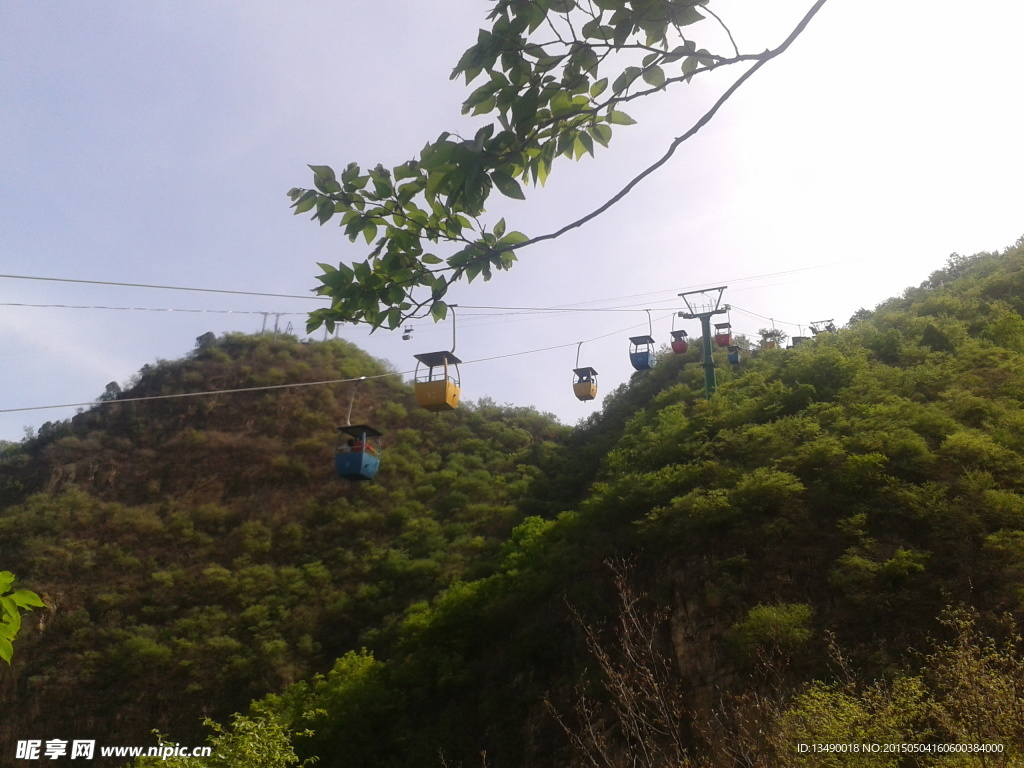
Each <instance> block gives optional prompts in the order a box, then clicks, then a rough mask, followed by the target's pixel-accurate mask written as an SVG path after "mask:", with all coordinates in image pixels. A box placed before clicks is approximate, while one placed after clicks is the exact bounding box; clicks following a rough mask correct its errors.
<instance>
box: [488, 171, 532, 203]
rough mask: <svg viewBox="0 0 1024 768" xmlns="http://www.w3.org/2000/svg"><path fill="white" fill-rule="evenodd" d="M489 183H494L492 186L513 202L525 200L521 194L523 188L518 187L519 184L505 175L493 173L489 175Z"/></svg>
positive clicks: (499, 172)
mask: <svg viewBox="0 0 1024 768" xmlns="http://www.w3.org/2000/svg"><path fill="white" fill-rule="evenodd" d="M491 181H493V182H494V186H496V187H497V188H498V190H499V191H500V192H501V194H503V195H504V196H505V197H511V198H513V199H514V200H525V199H526V195H524V194H523V188H522V187H521V186H519V182H518V181H516V180H515V179H513V178H512V177H511V176H509V175H508V174H507V173H502V172H501V171H494V172H493V173H491Z"/></svg>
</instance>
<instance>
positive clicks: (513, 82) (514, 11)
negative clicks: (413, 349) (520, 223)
mask: <svg viewBox="0 0 1024 768" xmlns="http://www.w3.org/2000/svg"><path fill="white" fill-rule="evenodd" d="M824 3H825V0H817V1H816V2H815V3H814V4H813V6H812V7H811V8H810V9H809V11H808V12H807V13H806V15H805V16H804V17H803V18H802V19H801V20H800V22H799V23H798V24H797V25H796V27H795V28H794V29H793V30H792V32H791V33H790V35H789V36H788V37H787V38H786V39H785V40H784V41H783V42H782V43H781V44H779V45H778V46H777V47H775V48H772V49H768V50H765V51H762V52H760V53H743V52H741V51H740V49H739V48H738V47H737V46H736V44H735V41H734V40H733V37H732V34H731V32H730V31H729V28H728V26H727V25H726V24H725V22H724V21H723V19H721V18H720V17H719V16H718V15H717V14H716V13H715V12H714V11H713V10H712V9H711V8H710V7H709V0H496V2H495V3H494V8H493V9H492V10H491V12H490V14H489V16H488V20H489V21H490V22H491V26H490V28H488V29H481V30H480V32H479V36H478V38H477V42H476V43H475V44H474V45H473V46H472V47H470V48H469V49H468V50H467V51H466V52H465V53H464V54H463V55H462V57H461V59H459V61H458V63H457V64H456V66H455V69H454V70H453V71H452V79H455V78H458V77H465V79H466V83H467V84H470V83H476V84H477V86H476V88H475V89H474V90H473V91H472V92H471V93H470V95H469V96H468V97H467V98H466V100H465V101H464V102H463V105H462V111H463V114H468V115H473V116H480V117H483V118H485V119H486V118H489V121H488V122H485V123H484V124H483V125H482V127H480V128H479V129H478V130H477V131H476V132H475V134H474V135H473V136H472V137H470V138H464V137H462V136H459V135H457V134H453V133H449V132H445V133H442V134H441V135H440V136H439V137H438V138H437V139H436V140H434V141H432V142H428V143H427V144H426V145H425V146H424V147H423V149H422V151H421V152H420V154H419V156H418V157H416V158H413V159H411V160H409V161H407V162H405V163H402V164H401V165H398V166H396V167H394V168H390V169H389V168H385V167H384V166H383V165H377V166H376V167H374V168H372V169H365V170H364V169H363V168H361V167H360V166H359V165H358V164H357V163H349V164H348V165H347V166H346V167H345V169H344V170H343V171H341V173H340V174H339V173H337V172H336V171H335V170H334V169H333V168H332V167H330V166H327V165H311V166H310V168H311V169H312V171H313V183H314V186H313V188H310V189H307V188H300V187H296V188H293V189H292V190H290V191H289V193H288V195H289V197H290V198H291V199H292V201H293V206H292V207H293V208H294V209H295V213H296V214H299V213H306V212H309V211H313V219H314V220H316V221H319V222H320V224H321V225H323V224H326V223H327V222H328V221H330V220H331V219H332V218H334V217H335V216H336V215H337V216H339V217H340V224H341V226H342V227H343V228H344V230H345V234H346V236H347V237H348V238H349V239H350V240H351V241H353V242H355V241H357V240H358V239H359V238H363V239H364V240H365V242H366V245H367V246H368V247H370V252H369V253H368V254H367V256H366V258H365V259H364V260H363V261H359V262H355V263H354V264H352V266H348V265H346V264H339V265H338V266H337V267H334V266H332V265H330V264H320V267H321V268H322V269H323V274H321V275H319V280H320V281H321V282H322V283H323V285H322V286H320V287H319V288H318V289H317V292H318V293H319V294H320V295H323V296H329V297H330V298H331V299H332V304H331V306H330V307H329V308H324V309H318V310H315V311H314V312H312V313H311V314H310V317H309V321H308V323H307V329H308V330H309V331H312V330H314V329H316V328H319V327H320V326H321V325H326V326H327V328H328V330H333V327H334V324H335V323H337V322H365V323H369V324H370V325H372V326H373V327H375V328H377V327H386V328H396V327H398V326H399V325H400V324H401V323H403V322H404V321H406V320H408V319H411V318H413V317H421V316H425V315H427V314H429V315H432V316H433V317H434V318H435V320H438V319H443V318H444V317H446V315H447V310H448V305H447V304H446V303H445V301H444V298H445V295H446V294H447V291H448V288H449V287H450V286H451V285H452V284H453V283H455V282H457V281H459V280H462V279H463V278H465V279H467V280H468V281H472V280H474V279H475V278H476V277H478V276H483V278H484V280H489V279H490V278H491V276H492V274H493V272H494V271H495V270H499V271H501V270H507V269H510V268H511V267H512V265H513V264H514V262H515V261H516V258H517V256H516V254H517V251H519V250H521V249H523V248H524V247H526V246H528V245H531V244H533V243H537V242H541V241H543V240H550V239H553V238H556V237H559V236H561V235H562V234H564V233H566V232H568V231H570V230H572V229H574V228H576V227H579V226H581V225H583V224H584V223H586V222H587V221H589V220H591V219H593V218H594V217H596V216H598V215H600V214H601V213H603V212H604V211H606V210H607V209H608V208H610V207H611V206H612V205H614V204H615V203H616V202H618V200H620V199H621V198H622V197H624V196H625V195H627V194H628V193H629V192H630V191H631V190H632V189H633V188H634V187H635V186H636V185H637V184H638V183H640V182H641V181H642V180H643V179H644V178H646V177H647V176H648V175H649V174H651V173H653V172H654V171H655V170H657V169H658V168H659V167H660V166H661V165H663V164H664V163H665V162H666V161H667V160H668V159H669V158H670V157H671V156H672V154H673V153H674V152H675V150H676V149H677V148H678V147H679V145H680V144H682V143H683V142H684V141H686V140H687V139H688V138H689V137H691V136H693V135H694V134H695V133H696V132H697V131H698V130H700V129H701V128H702V127H703V126H704V125H706V124H707V123H708V122H709V121H710V120H711V119H712V117H714V115H715V114H716V113H717V111H718V110H719V109H720V107H721V106H722V104H724V103H725V101H726V100H727V99H728V98H729V97H730V96H731V95H732V93H733V92H735V90H736V89H737V88H739V86H740V85H742V84H743V83H744V82H745V81H746V80H747V79H748V78H749V77H750V76H751V75H752V74H753V73H754V72H755V71H757V69H759V68H760V67H761V66H763V65H764V64H765V63H767V62H768V61H770V60H771V59H773V58H774V57H776V56H778V55H779V54H780V53H782V52H784V51H785V50H786V49H787V48H788V47H789V45H790V44H791V43H792V42H793V40H795V39H796V37H797V36H798V35H799V34H800V33H801V32H802V31H803V29H804V28H805V27H806V25H807V23H808V22H809V21H810V20H811V18H812V17H813V16H814V14H815V13H817V11H818V10H819V9H820V8H821V6H822V5H824ZM715 38H720V40H721V41H725V40H727V41H728V44H727V45H728V46H730V48H729V49H727V50H717V51H712V50H710V49H709V48H706V47H703V46H702V42H703V41H706V40H711V41H712V42H708V43H707V44H708V45H709V46H714V45H718V46H721V45H722V42H717V41H715ZM744 64H748V65H751V66H748V67H747V68H746V69H745V70H744V71H743V73H742V74H741V75H740V76H739V77H738V78H737V79H736V80H735V81H734V82H733V84H732V85H731V86H729V87H728V88H727V89H726V90H725V92H724V93H723V94H722V96H721V97H720V98H719V99H718V101H716V102H715V104H714V105H713V106H712V107H711V108H710V109H709V110H708V111H707V112H706V113H705V114H704V115H703V116H702V117H701V118H700V119H699V120H698V121H697V122H696V123H695V124H694V125H693V126H691V127H690V128H689V130H687V131H686V132H685V133H683V134H681V135H680V136H678V137H676V138H675V139H673V141H672V142H671V143H670V144H669V147H668V148H667V151H666V153H665V154H664V155H663V156H662V157H661V158H660V159H659V160H658V161H657V162H655V163H654V164H652V165H651V166H649V167H647V168H645V169H643V170H642V171H641V172H640V173H639V174H638V175H637V176H635V177H634V178H633V179H632V181H630V182H629V183H628V184H627V185H626V186H625V187H624V188H623V189H621V190H619V191H618V192H617V193H615V194H614V195H612V196H611V197H609V199H608V200H607V201H606V202H605V203H603V204H602V205H600V206H598V207H597V208H596V209H594V210H593V211H591V212H590V213H588V214H586V215H585V216H583V217H581V218H579V219H577V220H575V221H572V222H569V223H567V224H566V225H565V226H563V227H561V228H559V229H558V230H556V231H554V232H550V233H546V234H541V235H534V236H532V237H531V236H528V235H526V234H524V233H523V232H520V231H518V230H515V229H514V228H512V227H510V226H508V224H507V223H506V222H505V219H504V218H501V219H499V220H498V221H492V220H490V219H488V218H487V217H486V216H485V213H486V205H487V201H488V199H489V197H490V195H491V192H492V191H493V190H494V189H495V188H497V190H498V191H499V192H501V193H502V194H503V195H504V196H506V197H509V198H513V199H517V200H524V199H525V198H526V194H525V192H524V189H523V185H524V184H526V185H530V184H533V185H536V184H537V183H540V184H544V182H545V180H546V179H547V178H548V175H549V174H550V173H551V170H552V167H553V165H554V162H555V160H556V159H557V158H559V157H567V158H572V159H576V160H579V159H580V158H582V157H583V156H585V155H593V154H594V152H595V148H596V147H597V146H601V147H608V145H609V142H610V141H611V139H612V135H613V130H614V127H616V126H626V125H631V124H633V123H634V122H635V121H634V120H633V118H631V117H630V116H629V114H628V113H627V112H626V111H625V107H626V106H627V105H628V103H629V102H632V101H635V100H638V99H642V98H645V97H649V96H653V95H654V94H657V93H661V92H667V91H668V90H669V89H670V88H672V87H675V86H678V85H680V84H685V83H689V82H691V81H692V79H693V78H694V77H696V76H697V75H700V74H703V73H707V72H711V71H713V70H717V69H722V68H724V67H728V66H732V65H739V66H740V67H742V65H744Z"/></svg>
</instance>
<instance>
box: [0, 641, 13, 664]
mask: <svg viewBox="0 0 1024 768" xmlns="http://www.w3.org/2000/svg"><path fill="white" fill-rule="evenodd" d="M13 655H14V646H13V645H11V641H10V640H8V639H6V638H4V637H0V659H3V660H4V661H6V662H7V663H8V664H10V663H11V656H13Z"/></svg>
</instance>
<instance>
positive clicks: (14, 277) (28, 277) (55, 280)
mask: <svg viewBox="0 0 1024 768" xmlns="http://www.w3.org/2000/svg"><path fill="white" fill-rule="evenodd" d="M0 278H4V279H7V280H43V281H47V282H51V283H82V284H85V285H115V286H118V287H121V288H158V289H160V290H163V291H195V292H197V293H230V294H234V295H236V296H272V297H274V298H278V299H314V300H316V301H324V300H329V298H330V297H328V296H302V295H299V294H292V293H261V292H259V291H232V290H227V289H224V288H187V287H185V286H181V285H152V284H149V283H118V282H114V281H111V280H77V279H73V278H68V277H37V276H32V275H0Z"/></svg>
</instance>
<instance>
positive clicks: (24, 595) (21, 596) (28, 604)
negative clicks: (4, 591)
mask: <svg viewBox="0 0 1024 768" xmlns="http://www.w3.org/2000/svg"><path fill="white" fill-rule="evenodd" d="M11 599H12V600H13V601H14V604H15V605H17V606H18V607H19V608H45V607H46V603H44V602H43V601H42V600H40V599H39V595H37V594H36V593H35V592H29V591H28V590H27V589H19V590H18V591H17V592H15V593H13V594H12V595H11Z"/></svg>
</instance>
